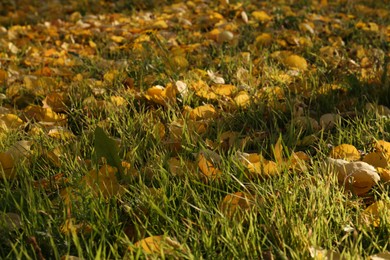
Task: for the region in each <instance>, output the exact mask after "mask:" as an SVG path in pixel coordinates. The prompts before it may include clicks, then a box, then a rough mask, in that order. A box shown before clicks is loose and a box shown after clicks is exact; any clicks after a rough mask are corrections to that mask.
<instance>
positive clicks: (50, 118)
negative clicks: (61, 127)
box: [37, 107, 66, 123]
mask: <svg viewBox="0 0 390 260" xmlns="http://www.w3.org/2000/svg"><path fill="white" fill-rule="evenodd" d="M37 111H39V110H37ZM40 113H41V114H40V116H41V118H40V119H41V121H43V122H52V123H54V122H56V123H66V115H65V114H58V113H56V112H54V111H53V110H52V109H51V108H50V107H48V108H43V109H42V110H40Z"/></svg>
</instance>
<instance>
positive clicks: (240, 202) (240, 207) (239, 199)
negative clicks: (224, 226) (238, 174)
mask: <svg viewBox="0 0 390 260" xmlns="http://www.w3.org/2000/svg"><path fill="white" fill-rule="evenodd" d="M253 206H254V198H253V196H252V195H250V194H248V193H245V192H235V193H233V194H228V195H226V196H225V198H223V200H222V201H221V202H220V204H219V209H220V211H221V212H222V213H223V214H224V215H225V216H226V217H227V218H229V219H233V217H237V218H238V219H241V218H242V217H243V215H244V212H245V211H248V210H250V209H251V208H252V207H253Z"/></svg>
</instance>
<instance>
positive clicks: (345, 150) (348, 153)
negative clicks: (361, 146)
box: [329, 144, 360, 161]
mask: <svg viewBox="0 0 390 260" xmlns="http://www.w3.org/2000/svg"><path fill="white" fill-rule="evenodd" d="M329 157H332V158H334V159H344V160H347V161H356V160H359V159H360V153H359V151H358V150H357V149H356V147H355V146H353V145H351V144H340V145H338V146H335V147H333V149H332V150H331V151H330V154H329Z"/></svg>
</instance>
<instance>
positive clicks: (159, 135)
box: [153, 122, 165, 140]
mask: <svg viewBox="0 0 390 260" xmlns="http://www.w3.org/2000/svg"><path fill="white" fill-rule="evenodd" d="M153 136H154V138H155V139H157V140H161V139H163V138H164V136H165V126H164V124H163V123H161V122H157V123H156V124H155V125H154V126H153Z"/></svg>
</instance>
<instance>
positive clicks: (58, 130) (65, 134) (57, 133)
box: [47, 127, 75, 141]
mask: <svg viewBox="0 0 390 260" xmlns="http://www.w3.org/2000/svg"><path fill="white" fill-rule="evenodd" d="M47 135H48V136H50V137H53V138H55V139H58V140H63V141H68V140H70V139H72V138H74V137H75V135H74V134H73V133H72V131H70V130H68V129H66V128H63V127H54V128H52V129H50V130H49V132H48V134H47Z"/></svg>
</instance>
